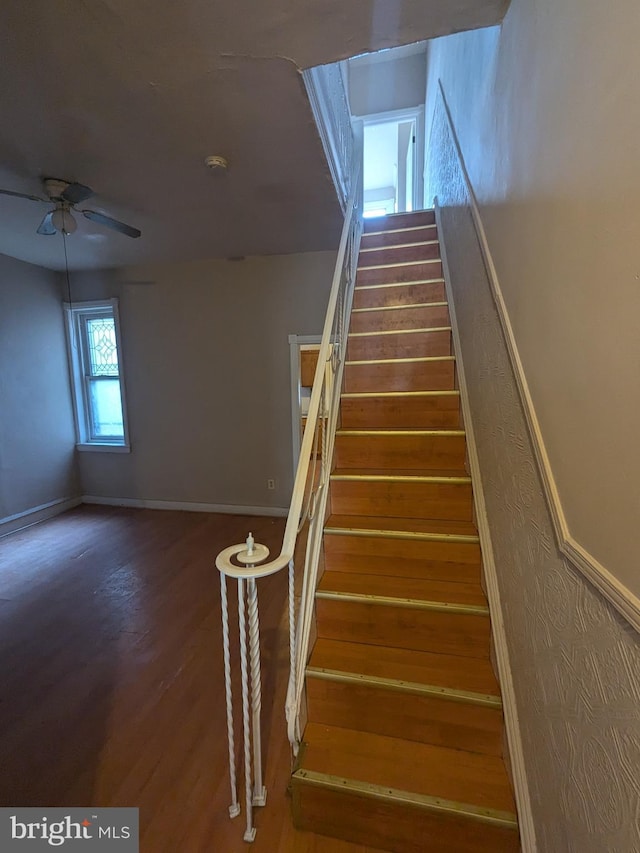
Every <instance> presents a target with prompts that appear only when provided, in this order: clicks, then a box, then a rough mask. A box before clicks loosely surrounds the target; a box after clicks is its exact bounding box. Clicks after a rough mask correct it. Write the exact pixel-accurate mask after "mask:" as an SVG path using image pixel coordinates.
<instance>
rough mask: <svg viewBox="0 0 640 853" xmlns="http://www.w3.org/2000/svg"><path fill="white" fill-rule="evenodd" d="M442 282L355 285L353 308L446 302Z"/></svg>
mask: <svg viewBox="0 0 640 853" xmlns="http://www.w3.org/2000/svg"><path fill="white" fill-rule="evenodd" d="M446 299H447V297H446V295H445V290H444V283H443V282H441V281H423V282H420V283H416V284H398V285H395V284H394V285H391V286H389V287H372V288H360V287H357V288H356V289H355V290H354V293H353V307H354V308H385V307H388V306H392V305H417V304H418V303H423V302H446Z"/></svg>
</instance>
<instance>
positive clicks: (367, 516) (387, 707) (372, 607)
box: [292, 211, 520, 853]
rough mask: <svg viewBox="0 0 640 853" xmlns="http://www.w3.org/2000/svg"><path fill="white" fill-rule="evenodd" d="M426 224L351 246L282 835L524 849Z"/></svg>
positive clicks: (382, 844) (414, 846) (440, 293)
mask: <svg viewBox="0 0 640 853" xmlns="http://www.w3.org/2000/svg"><path fill="white" fill-rule="evenodd" d="M451 347H452V344H451V329H450V324H449V313H448V308H447V302H446V296H445V290H444V282H443V279H442V266H441V262H440V255H439V246H438V239H437V233H436V226H435V219H434V214H433V211H421V212H419V213H414V214H399V215H396V216H391V217H387V218H385V219H383V220H368V221H367V222H366V223H365V234H364V236H363V238H362V245H361V250H360V257H359V265H358V275H357V280H356V289H355V296H354V306H353V311H352V316H351V325H350V333H349V344H348V350H347V362H346V365H345V374H344V387H343V394H342V398H341V408H340V427H339V429H338V432H337V434H336V443H335V452H334V469H333V472H332V475H331V487H330V507H331V509H330V516H329V517H328V519H327V521H326V524H325V528H324V559H325V571H324V574H323V575H322V578H321V580H320V582H319V585H318V588H317V591H316V621H317V639H316V642H315V646H314V648H313V651H312V654H311V657H310V659H309V662H308V666H307V670H306V693H307V704H308V722H307V725H306V728H305V731H304V736H303V747H302V748H301V754H300V757H299V761H298V766H297V768H296V770H295V771H294V773H293V777H292V791H293V809H294V821H295V823H296V826H297V827H298V828H299V829H306V830H311V831H313V832H316V833H320V834H323V835H329V836H334V837H338V838H342V839H345V840H347V841H351V842H355V843H357V844H362V845H367V846H370V847H378V848H382V849H384V850H389V851H397V853H445V851H447V853H487V851H501V853H502V851H505V852H506V851H508V852H509V853H511V851H518V850H519V849H520V848H519V840H518V830H517V823H516V816H515V806H514V801H513V797H512V793H511V787H510V782H509V778H508V776H507V772H506V769H505V765H504V761H503V758H502V752H503V721H502V710H501V702H500V692H499V688H498V684H497V682H496V679H495V676H494V674H493V670H492V666H491V662H490V643H491V640H490V620H489V611H488V608H487V602H486V598H485V595H484V593H483V590H482V586H481V573H482V569H481V555H480V546H479V540H478V535H477V531H476V528H475V526H474V523H473V501H472V490H471V488H472V487H471V480H470V478H469V476H468V474H467V471H466V467H465V464H466V463H465V451H466V446H465V434H464V430H463V428H462V425H461V422H460V401H459V393H458V391H457V390H456V389H455V358H454V355H453V354H452V349H451Z"/></svg>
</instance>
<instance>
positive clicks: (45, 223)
mask: <svg viewBox="0 0 640 853" xmlns="http://www.w3.org/2000/svg"><path fill="white" fill-rule="evenodd" d="M54 212H55V211H53V210H50V211H49V213H45V215H44V218H43V220H42V222H41V223H40V225H38V230H37V232H36V233H38V234H44V235H45V236H46V237H50V236H51V235H52V234H55V233H56V227H55V225H54V224H53V214H54Z"/></svg>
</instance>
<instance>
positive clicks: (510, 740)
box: [434, 198, 538, 853]
mask: <svg viewBox="0 0 640 853" xmlns="http://www.w3.org/2000/svg"><path fill="white" fill-rule="evenodd" d="M434 209H435V214H436V224H437V226H438V235H439V238H440V258H441V261H442V276H443V278H444V282H445V291H446V295H447V301H448V303H449V315H450V320H451V334H452V338H453V350H454V352H455V354H456V373H457V380H458V390H459V391H460V406H461V409H462V419H463V423H464V428H465V431H466V437H467V459H468V463H469V468H470V472H469V473H470V475H471V478H472V481H473V506H474V511H475V521H476V525H477V528H478V535H479V537H480V548H481V551H482V567H483V579H484V584H483V587H484V588H485V593H486V596H487V600H488V603H489V611H490V614H491V639H492V649H493V651H494V653H495V668H496V669H497V672H496V677H497V679H498V682H499V684H500V692H501V695H502V713H503V716H504V726H505V734H506V738H505V740H506V744H505V746H506V754H505V764H506V766H507V770H508V772H509V774H510V777H511V782H512V786H513V791H514V796H515V801H516V807H517V812H518V826H519V830H520V842H521V845H522V853H537V850H538V847H537V842H536V834H535V825H534V821H533V812H532V809H531V794H530V790H529V781H528V777H527V771H526V766H525V762H524V750H523V747H522V737H521V734H520V722H519V717H518V707H517V702H516V695H515V689H514V685H513V678H512V675H511V663H510V659H509V645H508V642H507V635H506V631H505V627H504V618H503V613H502V602H501V598H500V588H499V585H498V573H497V571H496V564H495V555H494V551H493V543H492V540H491V529H490V527H489V519H488V515H487V507H486V504H485V500H484V488H483V485H482V471H481V468H480V460H479V456H478V445H477V443H476V438H475V433H474V428H473V418H472V415H471V405H470V401H469V392H468V387H467V382H466V376H465V371H464V362H463V359H462V347H461V345H460V331H459V328H458V321H457V316H456V306H455V301H454V296H453V288H452V286H451V276H450V273H449V264H448V260H447V248H446V244H445V239H444V233H443V230H442V223H441V216H440V207H439V205H438V199H437V198H435V199H434Z"/></svg>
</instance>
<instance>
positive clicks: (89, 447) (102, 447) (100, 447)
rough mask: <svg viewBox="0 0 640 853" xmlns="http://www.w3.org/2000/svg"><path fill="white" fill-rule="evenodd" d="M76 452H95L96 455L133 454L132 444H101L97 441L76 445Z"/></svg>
mask: <svg viewBox="0 0 640 853" xmlns="http://www.w3.org/2000/svg"><path fill="white" fill-rule="evenodd" d="M76 450H79V451H80V452H81V453H87V452H89V453H90V452H91V451H94V452H96V453H131V445H130V444H107V443H104V444H101V443H100V442H97V441H95V442H94V441H92V442H85V443H81V444H76Z"/></svg>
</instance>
